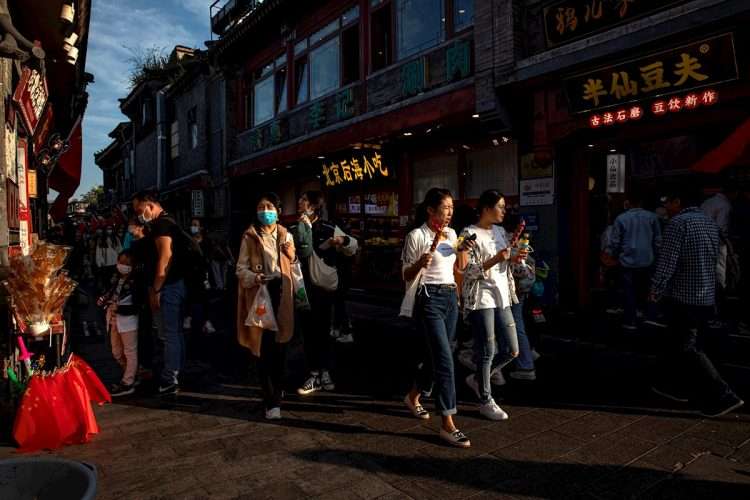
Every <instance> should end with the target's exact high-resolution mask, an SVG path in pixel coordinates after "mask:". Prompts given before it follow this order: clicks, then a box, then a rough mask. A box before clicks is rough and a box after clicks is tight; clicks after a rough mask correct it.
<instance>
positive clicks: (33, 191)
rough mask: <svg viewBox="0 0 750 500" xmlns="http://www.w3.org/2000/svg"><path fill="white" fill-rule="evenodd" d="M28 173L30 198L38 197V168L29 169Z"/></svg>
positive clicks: (27, 184) (27, 183) (27, 180)
mask: <svg viewBox="0 0 750 500" xmlns="http://www.w3.org/2000/svg"><path fill="white" fill-rule="evenodd" d="M26 174H27V175H26V186H27V187H28V190H29V198H30V199H31V198H33V199H36V198H37V196H38V195H37V187H36V170H33V169H29V170H28V172H26Z"/></svg>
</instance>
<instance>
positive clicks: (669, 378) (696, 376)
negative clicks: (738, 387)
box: [659, 301, 733, 405]
mask: <svg viewBox="0 0 750 500" xmlns="http://www.w3.org/2000/svg"><path fill="white" fill-rule="evenodd" d="M665 312H666V314H667V324H668V327H669V328H668V331H667V334H666V337H665V338H664V345H663V346H662V348H663V358H662V361H661V364H660V369H659V371H660V376H661V380H660V382H662V383H664V384H665V386H666V387H668V388H674V389H678V390H679V392H680V393H681V394H687V395H688V397H689V398H690V400H691V402H694V403H696V404H698V405H710V404H712V403H716V402H717V401H720V400H721V399H723V398H725V397H727V396H729V395H731V394H733V392H732V390H731V389H730V388H729V385H727V383H726V382H725V381H724V379H723V378H722V377H721V375H719V372H718V371H717V370H716V368H715V367H714V364H713V363H712V362H711V360H710V359H709V358H708V356H707V355H706V353H705V352H704V345H705V342H706V335H707V334H708V333H709V332H710V330H709V329H708V328H707V323H708V321H709V320H710V319H712V318H713V314H714V308H713V307H712V306H690V305H685V304H680V303H677V302H672V301H670V302H666V303H665Z"/></svg>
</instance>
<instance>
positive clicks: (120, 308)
mask: <svg viewBox="0 0 750 500" xmlns="http://www.w3.org/2000/svg"><path fill="white" fill-rule="evenodd" d="M132 271H133V256H132V253H131V252H130V250H123V251H122V252H120V254H119V256H118V257H117V275H116V276H115V278H113V280H112V283H113V285H112V287H111V288H110V289H109V291H108V292H107V293H106V294H105V295H104V296H102V297H101V298H99V301H98V303H99V305H100V306H106V307H107V324H108V325H109V330H110V333H111V335H110V338H111V342H112V355H113V356H114V358H115V361H117V363H118V364H119V365H120V366H121V367H122V372H123V373H122V379H121V380H120V382H119V383H117V384H114V385H113V386H112V387H111V389H110V393H111V394H112V396H113V397H116V396H126V395H128V394H133V393H134V392H135V375H136V372H137V370H138V306H139V304H140V303H141V300H140V297H138V295H139V294H138V288H137V287H136V286H135V281H134V279H133V275H132Z"/></svg>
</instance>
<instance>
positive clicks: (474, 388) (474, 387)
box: [466, 373, 482, 399]
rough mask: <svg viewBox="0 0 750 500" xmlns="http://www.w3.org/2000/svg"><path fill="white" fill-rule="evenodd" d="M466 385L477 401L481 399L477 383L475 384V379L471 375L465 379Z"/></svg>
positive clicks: (474, 376)
mask: <svg viewBox="0 0 750 500" xmlns="http://www.w3.org/2000/svg"><path fill="white" fill-rule="evenodd" d="M466 385H468V386H469V388H471V390H472V391H474V394H476V395H477V399H481V398H482V396H481V394H480V392H479V382H477V377H476V375H474V374H473V373H472V374H471V375H469V376H468V377H466Z"/></svg>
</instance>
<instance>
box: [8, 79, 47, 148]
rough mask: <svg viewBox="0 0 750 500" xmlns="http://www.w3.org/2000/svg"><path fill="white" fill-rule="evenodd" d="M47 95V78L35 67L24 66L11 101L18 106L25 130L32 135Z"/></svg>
mask: <svg viewBox="0 0 750 500" xmlns="http://www.w3.org/2000/svg"><path fill="white" fill-rule="evenodd" d="M48 95H49V94H48V92H47V79H46V78H45V77H44V76H42V75H41V74H40V73H39V72H38V71H37V70H36V69H30V68H28V67H27V68H24V70H23V73H22V75H21V81H19V82H18V86H17V87H16V92H15V93H14V94H13V101H14V102H15V103H16V105H17V106H18V108H19V111H20V112H21V117H22V118H23V122H24V125H25V126H26V130H27V131H28V133H29V135H31V136H33V135H34V131H35V130H36V126H37V125H38V124H39V120H40V119H41V117H42V112H43V111H44V106H45V105H46V104H47V97H48Z"/></svg>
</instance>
